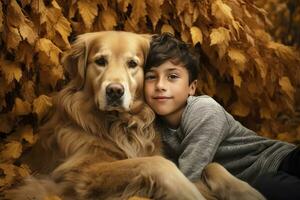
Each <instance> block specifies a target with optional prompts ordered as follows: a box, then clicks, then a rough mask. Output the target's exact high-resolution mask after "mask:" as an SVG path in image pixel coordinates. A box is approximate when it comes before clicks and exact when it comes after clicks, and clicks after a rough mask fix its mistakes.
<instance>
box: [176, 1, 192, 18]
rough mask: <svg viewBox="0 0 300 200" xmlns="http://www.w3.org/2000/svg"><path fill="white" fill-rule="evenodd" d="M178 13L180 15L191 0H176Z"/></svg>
mask: <svg viewBox="0 0 300 200" xmlns="http://www.w3.org/2000/svg"><path fill="white" fill-rule="evenodd" d="M175 5H176V10H177V15H178V16H179V15H180V14H181V13H182V12H183V11H184V10H185V9H186V8H187V7H188V5H189V1H182V0H176V2H175Z"/></svg>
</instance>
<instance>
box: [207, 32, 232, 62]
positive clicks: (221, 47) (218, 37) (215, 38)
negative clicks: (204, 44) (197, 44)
mask: <svg viewBox="0 0 300 200" xmlns="http://www.w3.org/2000/svg"><path fill="white" fill-rule="evenodd" d="M229 41H230V33H229V30H228V29H226V28H224V27H219V28H216V29H215V28H213V29H212V31H211V33H210V46H213V45H217V48H218V55H219V57H220V58H222V57H223V56H224V54H225V53H226V50H227V47H228V45H229Z"/></svg>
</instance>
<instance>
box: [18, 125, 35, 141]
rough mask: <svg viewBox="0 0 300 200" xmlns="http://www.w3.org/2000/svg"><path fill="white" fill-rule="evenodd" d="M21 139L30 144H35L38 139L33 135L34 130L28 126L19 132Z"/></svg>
mask: <svg viewBox="0 0 300 200" xmlns="http://www.w3.org/2000/svg"><path fill="white" fill-rule="evenodd" d="M18 131H19V133H20V136H21V139H24V140H25V141H26V142H28V143H29V144H34V143H35V142H36V137H35V136H34V135H33V129H32V127H31V126H29V125H27V126H24V127H21V128H20V129H19V130H18Z"/></svg>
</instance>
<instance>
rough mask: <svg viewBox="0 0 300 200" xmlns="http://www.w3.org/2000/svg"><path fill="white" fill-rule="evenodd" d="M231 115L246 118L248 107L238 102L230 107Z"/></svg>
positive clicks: (248, 111)
mask: <svg viewBox="0 0 300 200" xmlns="http://www.w3.org/2000/svg"><path fill="white" fill-rule="evenodd" d="M231 110H232V114H234V115H236V116H240V117H246V116H247V115H248V114H249V113H250V107H249V106H247V105H245V104H243V103H242V102H240V101H237V102H235V103H234V104H232V105H231Z"/></svg>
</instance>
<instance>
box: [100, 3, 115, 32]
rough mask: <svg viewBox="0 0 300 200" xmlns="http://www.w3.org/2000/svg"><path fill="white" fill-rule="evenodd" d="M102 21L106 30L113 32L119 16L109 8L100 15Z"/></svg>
mask: <svg viewBox="0 0 300 200" xmlns="http://www.w3.org/2000/svg"><path fill="white" fill-rule="evenodd" d="M100 19H101V22H102V24H103V27H104V29H105V30H113V27H114V26H116V25H117V16H116V13H115V11H114V10H113V9H111V8H108V9H107V10H105V11H102V12H101V13H100Z"/></svg>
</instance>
